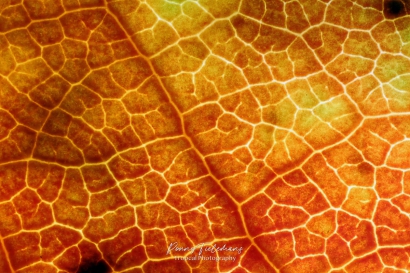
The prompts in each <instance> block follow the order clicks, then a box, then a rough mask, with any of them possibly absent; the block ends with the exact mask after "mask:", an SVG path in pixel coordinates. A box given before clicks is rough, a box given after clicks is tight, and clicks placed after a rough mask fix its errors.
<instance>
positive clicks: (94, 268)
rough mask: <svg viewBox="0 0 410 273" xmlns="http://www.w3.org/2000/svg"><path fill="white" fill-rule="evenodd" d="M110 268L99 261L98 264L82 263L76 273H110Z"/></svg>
mask: <svg viewBox="0 0 410 273" xmlns="http://www.w3.org/2000/svg"><path fill="white" fill-rule="evenodd" d="M110 272H111V268H110V267H109V266H108V264H107V263H106V262H105V261H103V260H100V261H98V262H83V263H81V264H80V267H79V268H78V270H77V273H110Z"/></svg>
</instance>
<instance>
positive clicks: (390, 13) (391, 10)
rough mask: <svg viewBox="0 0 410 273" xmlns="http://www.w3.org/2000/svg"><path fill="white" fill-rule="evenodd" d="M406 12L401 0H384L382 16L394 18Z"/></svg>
mask: <svg viewBox="0 0 410 273" xmlns="http://www.w3.org/2000/svg"><path fill="white" fill-rule="evenodd" d="M405 14H406V6H405V3H404V2H403V1H402V0H385V1H384V16H385V17H386V18H387V19H394V18H397V17H401V16H403V15H405Z"/></svg>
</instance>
